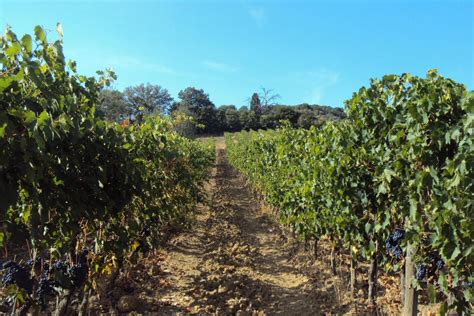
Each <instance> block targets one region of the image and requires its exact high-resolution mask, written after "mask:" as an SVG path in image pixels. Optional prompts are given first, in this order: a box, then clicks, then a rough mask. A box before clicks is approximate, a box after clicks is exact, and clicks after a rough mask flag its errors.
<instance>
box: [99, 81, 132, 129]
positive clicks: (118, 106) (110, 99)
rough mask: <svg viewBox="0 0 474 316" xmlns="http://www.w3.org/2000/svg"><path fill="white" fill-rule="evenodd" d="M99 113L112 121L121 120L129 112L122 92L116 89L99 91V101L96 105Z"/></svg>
mask: <svg viewBox="0 0 474 316" xmlns="http://www.w3.org/2000/svg"><path fill="white" fill-rule="evenodd" d="M97 112H98V113H99V115H102V116H104V118H105V119H107V120H109V121H113V122H120V121H123V120H124V119H125V118H127V117H129V116H130V114H131V111H130V108H129V106H128V105H127V103H126V102H125V99H124V96H123V93H122V92H120V91H118V90H113V89H104V90H102V91H101V92H100V103H99V105H98V106H97Z"/></svg>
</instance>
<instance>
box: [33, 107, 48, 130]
mask: <svg viewBox="0 0 474 316" xmlns="http://www.w3.org/2000/svg"><path fill="white" fill-rule="evenodd" d="M48 118H49V113H48V112H46V110H44V111H43V112H41V114H40V115H39V116H38V120H37V123H36V124H37V126H38V127H41V126H43V125H44V124H45V122H46V120H47V119H48Z"/></svg>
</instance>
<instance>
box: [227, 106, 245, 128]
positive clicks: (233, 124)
mask: <svg viewBox="0 0 474 316" xmlns="http://www.w3.org/2000/svg"><path fill="white" fill-rule="evenodd" d="M225 120H226V123H227V126H228V128H229V131H231V132H236V131H240V130H241V125H240V117H239V112H238V111H237V110H236V109H235V107H234V108H228V109H227V111H226V112H225Z"/></svg>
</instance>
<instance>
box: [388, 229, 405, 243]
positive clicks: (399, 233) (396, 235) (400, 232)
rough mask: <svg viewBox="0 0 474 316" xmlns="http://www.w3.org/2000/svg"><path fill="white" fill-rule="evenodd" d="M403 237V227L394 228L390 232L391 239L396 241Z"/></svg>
mask: <svg viewBox="0 0 474 316" xmlns="http://www.w3.org/2000/svg"><path fill="white" fill-rule="evenodd" d="M403 237H405V231H404V230H403V229H396V230H395V231H394V232H393V234H392V238H391V239H392V241H393V242H394V243H398V242H399V241H400V240H402V239H403Z"/></svg>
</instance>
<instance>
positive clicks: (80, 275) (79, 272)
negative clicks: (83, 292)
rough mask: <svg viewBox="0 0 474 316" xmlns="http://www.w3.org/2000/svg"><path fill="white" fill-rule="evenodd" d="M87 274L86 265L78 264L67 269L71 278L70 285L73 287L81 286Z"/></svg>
mask: <svg viewBox="0 0 474 316" xmlns="http://www.w3.org/2000/svg"><path fill="white" fill-rule="evenodd" d="M88 272H89V269H88V267H87V264H83V263H78V264H75V265H73V266H72V267H71V268H70V269H69V275H70V278H71V282H72V285H73V286H74V287H80V286H81V285H83V284H84V282H85V281H86V279H87V274H88Z"/></svg>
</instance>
